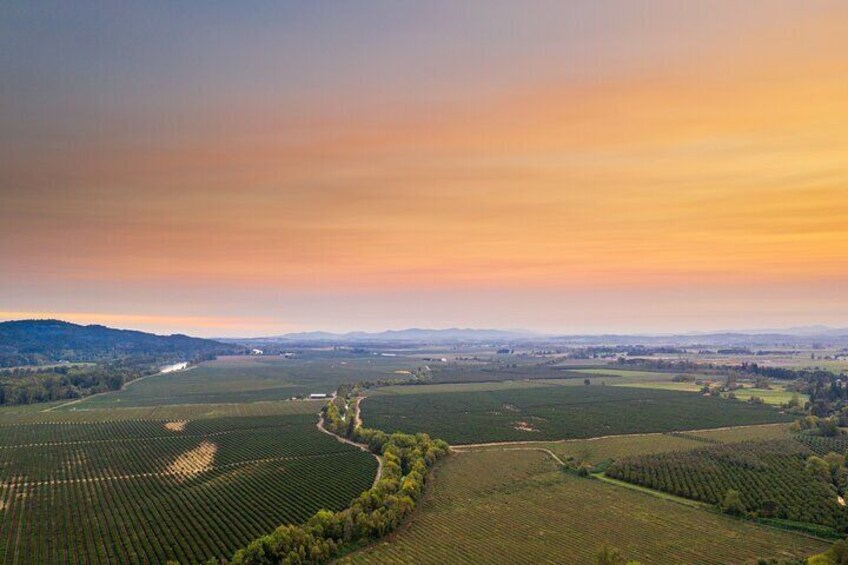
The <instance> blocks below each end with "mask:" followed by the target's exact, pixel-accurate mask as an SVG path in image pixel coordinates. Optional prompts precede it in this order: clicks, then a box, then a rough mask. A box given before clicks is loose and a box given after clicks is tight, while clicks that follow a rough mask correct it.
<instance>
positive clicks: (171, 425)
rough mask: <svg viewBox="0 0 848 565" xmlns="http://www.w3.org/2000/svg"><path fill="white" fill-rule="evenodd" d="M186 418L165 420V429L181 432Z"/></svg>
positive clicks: (186, 421) (186, 422)
mask: <svg viewBox="0 0 848 565" xmlns="http://www.w3.org/2000/svg"><path fill="white" fill-rule="evenodd" d="M186 424H188V420H176V421H174V422H165V429H166V430H168V431H169V432H182V431H184V430H185V427H186Z"/></svg>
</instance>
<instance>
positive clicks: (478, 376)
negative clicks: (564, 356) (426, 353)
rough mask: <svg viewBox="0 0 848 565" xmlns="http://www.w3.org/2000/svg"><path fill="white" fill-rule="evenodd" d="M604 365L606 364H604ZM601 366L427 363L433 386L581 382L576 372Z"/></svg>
mask: <svg viewBox="0 0 848 565" xmlns="http://www.w3.org/2000/svg"><path fill="white" fill-rule="evenodd" d="M604 363H606V362H604ZM599 365H601V364H600V363H591V361H589V360H587V361H583V360H581V362H580V363H579V364H575V363H569V364H566V365H561V364H557V365H551V364H549V363H540V362H539V360H538V359H536V358H524V357H519V356H509V357H507V358H504V359H498V358H497V357H495V358H494V359H487V360H485V361H480V362H467V361H466V362H453V363H448V364H446V365H443V364H430V365H429V366H430V368H431V371H432V372H431V374H430V377H431V379H432V382H434V383H473V382H496V381H509V380H527V379H537V380H542V379H580V380H582V379H583V378H584V377H583V376H582V375H580V374H577V371H578V370H582V369H583V368H591V367H596V366H599Z"/></svg>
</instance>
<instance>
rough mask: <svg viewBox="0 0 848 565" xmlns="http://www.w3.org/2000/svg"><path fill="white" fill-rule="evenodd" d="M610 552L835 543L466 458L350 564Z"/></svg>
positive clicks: (800, 551)
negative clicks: (406, 518) (399, 525)
mask: <svg viewBox="0 0 848 565" xmlns="http://www.w3.org/2000/svg"><path fill="white" fill-rule="evenodd" d="M604 544H610V545H612V546H615V547H618V548H620V549H621V550H622V551H623V552H624V554H625V556H626V557H627V558H628V559H639V560H640V561H642V562H643V563H645V564H649V563H651V564H652V563H663V564H665V563H674V564H676V563H689V564H695V565H700V564H704V565H707V564H709V565H714V564H720V563H744V562H746V561H747V560H750V559H754V558H756V557H765V556H768V557H779V556H792V557H802V556H806V555H811V554H814V553H818V552H820V551H822V550H823V549H825V548H826V547H827V546H828V544H826V543H823V542H820V541H817V540H814V539H811V538H808V537H804V536H800V535H797V534H793V533H789V532H782V531H779V530H774V529H768V528H764V527H762V526H758V525H756V524H753V523H750V522H745V521H741V520H736V519H733V518H729V517H725V516H722V515H720V514H716V513H712V512H708V511H706V510H703V509H700V508H693V507H689V506H685V505H681V504H677V503H675V502H671V501H666V500H661V499H659V498H657V497H655V496H652V495H650V494H643V493H640V492H636V491H633V490H629V489H624V488H620V487H617V486H614V485H610V484H607V483H604V482H602V481H598V480H594V479H581V478H578V477H576V476H574V475H571V474H568V473H563V472H562V471H559V470H557V468H556V466H555V464H554V463H553V462H552V460H551V458H550V457H548V456H547V455H545V454H543V453H539V452H533V451H503V450H496V451H495V450H486V451H473V452H469V453H460V454H457V455H456V456H453V457H451V458H449V459H448V460H447V461H445V462H444V463H442V464H441V465H440V466H439V467H437V469H436V473H435V479H434V481H433V483H432V484H431V487H430V492H429V494H428V496H427V497H426V499H425V502H424V503H423V505H422V507H421V509H420V510H419V511H418V512H417V513H416V515H415V517H414V518H413V520H412V521H411V523H410V524H409V525H408V526H407V527H406V528H405V529H404V530H402V531H399V532H397V533H396V534H394V535H393V536H392V537H391V538H390V539H388V540H387V541H384V542H378V543H377V544H375V545H374V546H372V547H369V548H367V549H365V550H363V551H361V552H359V553H357V554H354V555H352V556H350V557H349V558H348V560H347V561H348V562H352V563H363V564H365V563H387V564H388V563H392V564H398V563H423V564H427V563H434V564H436V563H439V564H441V563H457V562H465V563H528V564H529V563H593V562H594V558H595V555H596V553H597V552H598V550H600V549H601V547H602V546H603V545H604Z"/></svg>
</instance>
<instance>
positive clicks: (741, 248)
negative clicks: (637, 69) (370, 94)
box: [0, 21, 848, 324]
mask: <svg viewBox="0 0 848 565" xmlns="http://www.w3.org/2000/svg"><path fill="white" fill-rule="evenodd" d="M842 23H844V21H843V22H842ZM806 25H808V26H810V27H809V28H805V30H802V31H801V32H799V33H804V34H806V35H805V37H808V38H811V40H810V41H808V42H805V44H804V45H805V50H804V52H802V53H797V52H794V51H793V50H792V44H790V42H788V41H787V40H785V39H784V40H782V41H776V40H775V39H774V37H769V36H767V37H765V38H757V39H752V40H751V42H750V43H746V42H745V41H743V40H740V41H741V44H742V45H744V46H745V49H742V50H740V51H738V52H735V51H734V49H739V46H740V45H739V44H734V45H731V46H728V47H727V48H726V50H719V51H718V52H714V53H712V55H711V56H703V57H698V58H697V59H696V60H689V61H687V66H685V67H684V66H669V67H668V68H662V69H659V70H655V71H653V72H652V73H646V74H644V75H642V76H623V77H617V78H614V79H607V80H603V81H601V80H599V81H596V82H594V83H592V84H584V85H575V84H544V85H522V86H521V87H516V88H514V89H513V90H512V91H510V92H503V93H501V94H500V95H499V96H497V97H491V98H485V99H481V100H480V101H479V104H476V105H475V106H474V107H469V106H464V105H460V106H451V105H446V106H445V107H442V108H431V109H430V111H429V112H427V113H426V114H424V115H417V114H414V113H413V112H410V113H409V114H408V115H403V116H400V117H398V116H392V117H390V118H387V117H386V116H382V115H377V116H374V115H366V116H362V117H353V118H350V119H349V121H346V122H327V121H322V120H321V119H300V118H297V117H293V116H289V115H282V116H278V115H275V114H274V110H273V109H271V108H267V109H265V110H266V111H267V112H269V123H271V124H273V128H271V130H270V131H269V130H264V129H261V128H260V129H259V130H258V131H257V130H256V129H245V130H239V129H238V128H234V129H233V130H232V135H231V136H229V137H227V139H226V140H221V139H213V140H210V139H208V138H207V137H206V136H205V135H202V132H200V133H198V135H197V137H196V138H187V139H184V140H182V141H181V142H180V143H179V144H178V145H176V146H175V147H174V146H171V147H167V148H150V147H141V148H138V147H135V146H128V145H122V144H116V145H114V146H112V147H103V146H98V147H94V148H92V147H80V148H77V149H76V150H70V151H67V150H63V152H62V154H61V155H60V156H57V155H49V154H45V155H42V156H39V157H38V159H37V160H36V162H35V164H37V165H38V166H33V162H21V163H20V164H19V165H18V166H17V168H14V167H13V168H12V169H11V172H9V173H7V175H8V178H7V179H6V180H7V181H8V183H11V184H12V185H17V186H21V187H23V186H36V187H40V186H52V185H55V184H61V186H62V187H63V190H62V191H59V192H56V193H51V195H50V197H49V198H45V197H44V195H43V194H39V193H38V190H37V188H36V189H34V190H33V191H28V192H25V191H23V190H21V191H18V192H16V193H15V194H14V195H12V196H10V197H9V199H8V201H7V206H6V207H5V209H6V210H7V212H5V213H4V212H2V211H0V219H2V221H3V222H4V225H5V226H6V229H7V230H8V233H11V234H14V236H13V237H11V238H8V239H7V241H6V243H4V245H3V247H0V258H2V259H3V261H4V263H5V264H8V265H14V266H16V268H18V269H20V270H28V271H32V272H37V273H44V274H55V275H57V276H60V277H65V278H69V279H78V280H87V279H96V280H115V281H122V280H136V281H146V280H159V281H165V280H176V281H182V282H184V283H187V284H190V283H191V282H192V281H199V280H204V281H207V280H215V281H217V282H219V283H220V284H227V285H233V286H239V285H259V286H265V287H271V288H273V287H280V288H288V289H351V288H372V289H380V288H396V287H404V288H417V287H423V288H452V287H463V286H467V285H472V286H482V287H486V286H490V287H495V286H512V287H521V288H537V287H580V288H591V287H594V286H604V285H631V286H652V285H658V284H669V283H670V284H678V285H686V284H710V285H722V284H734V283H737V282H739V281H750V280H753V279H756V280H763V281H814V280H825V279H840V278H844V277H845V273H846V272H848V194H846V187H848V135H846V134H848V105H846V104H845V99H846V83H845V76H848V74H847V73H846V70H848V61H846V58H845V56H844V53H846V52H848V49H846V48H848V45H846V44H845V40H844V39H841V38H837V37H836V34H835V33H834V29H836V28H837V27H838V26H837V25H836V24H835V23H834V22H833V21H829V22H810V23H808V24H806ZM817 26H818V27H817ZM815 30H819V32H818V33H817V32H815ZM814 37H818V39H816V40H815V41H814V40H813V39H812V38H814ZM835 47H843V49H841V50H838V49H835ZM250 122H251V123H252V124H254V125H253V126H252V127H253V128H256V127H257V126H256V125H255V123H254V121H253V120H250ZM280 124H288V125H289V126H290V127H286V128H282V129H281V130H280V131H277V128H280ZM198 323H205V322H203V321H202V320H201V321H199V322H198ZM209 323H216V324H217V323H229V322H226V321H221V320H215V321H210V322H209Z"/></svg>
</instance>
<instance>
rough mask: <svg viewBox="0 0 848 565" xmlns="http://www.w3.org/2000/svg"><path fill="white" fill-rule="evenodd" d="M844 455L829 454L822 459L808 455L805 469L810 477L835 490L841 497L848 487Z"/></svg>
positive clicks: (847, 471) (847, 472) (847, 473)
mask: <svg viewBox="0 0 848 565" xmlns="http://www.w3.org/2000/svg"><path fill="white" fill-rule="evenodd" d="M846 458H848V457H846V455H840V454H838V453H834V452H830V453H828V454H827V455H825V456H824V457H819V456H818V455H810V456H809V457H808V458H807V463H806V465H805V467H804V468H805V469H806V471H807V473H809V474H810V475H812V476H814V477H816V478H818V479H821V480H822V481H824V482H825V483H828V484H830V485H831V486H833V488H834V489H836V492H837V493H838V494H839V495H840V496H841V495H843V494H845V487H846V485H848V470H846V467H845V462H846Z"/></svg>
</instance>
